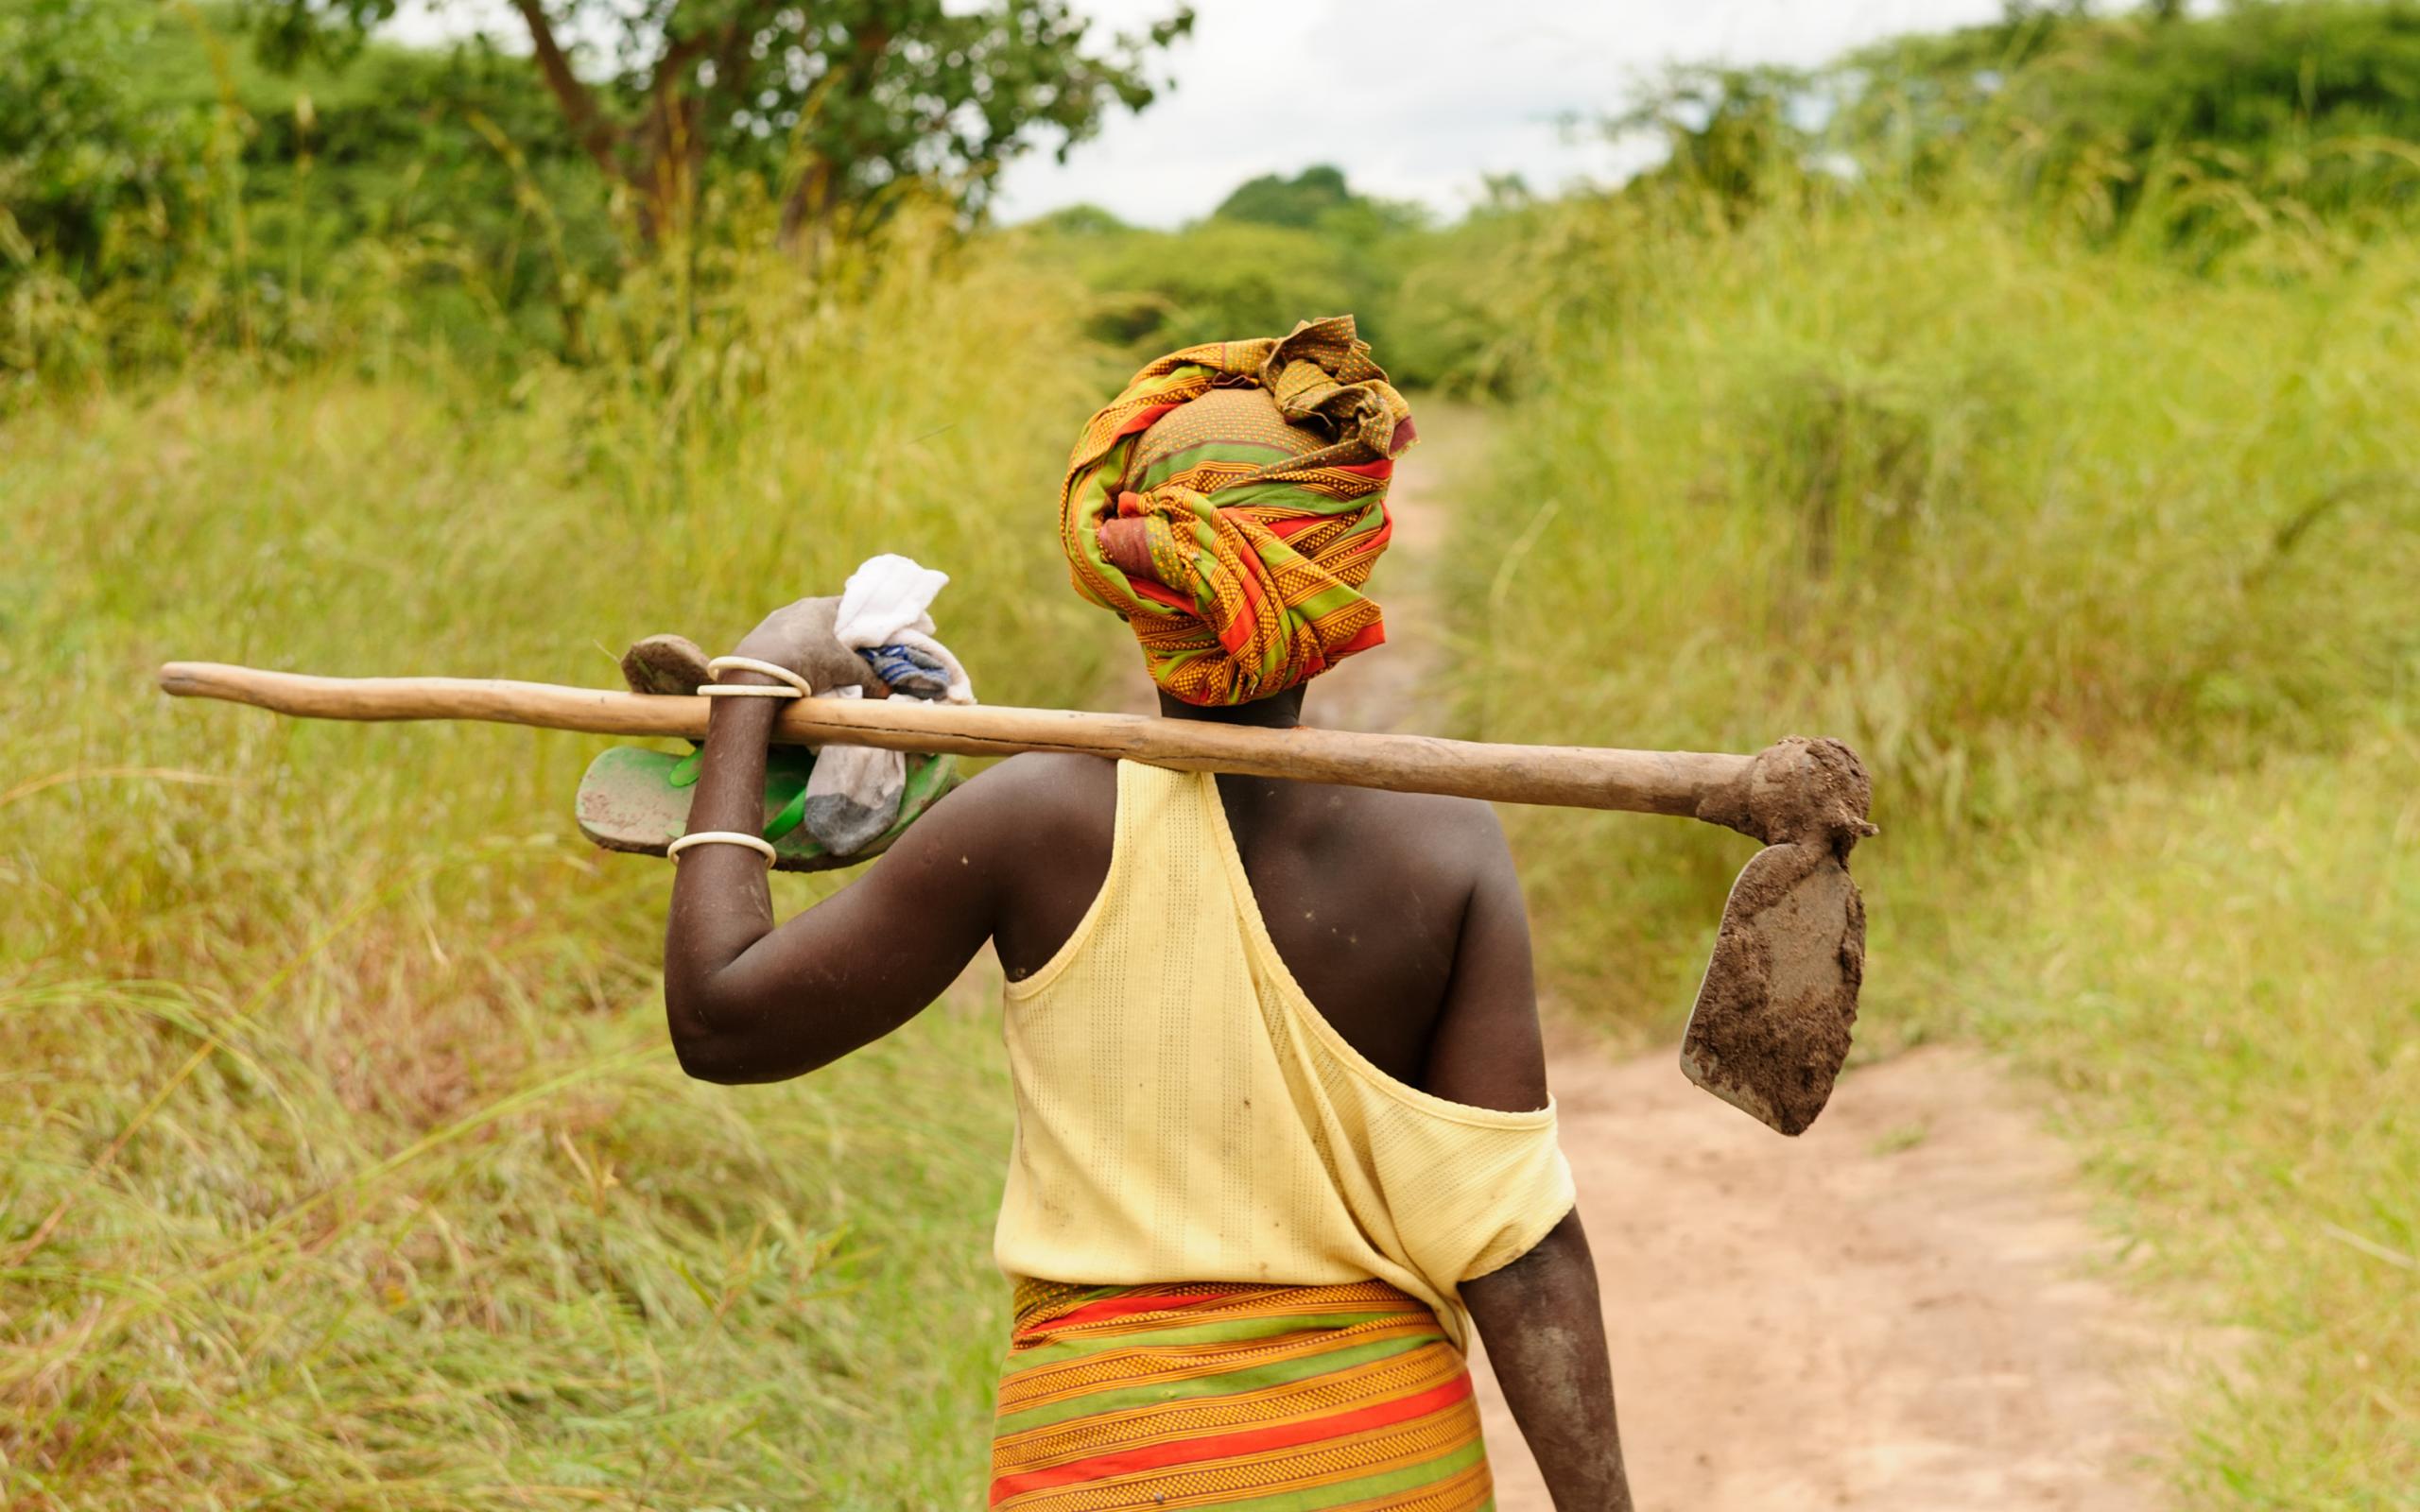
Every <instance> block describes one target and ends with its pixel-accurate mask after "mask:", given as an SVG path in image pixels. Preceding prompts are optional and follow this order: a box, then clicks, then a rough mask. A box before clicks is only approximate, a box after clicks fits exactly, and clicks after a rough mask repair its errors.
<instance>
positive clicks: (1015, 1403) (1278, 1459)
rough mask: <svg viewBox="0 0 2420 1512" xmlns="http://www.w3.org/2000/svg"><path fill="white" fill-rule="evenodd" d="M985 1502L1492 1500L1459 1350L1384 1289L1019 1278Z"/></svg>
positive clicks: (1314, 1504) (1004, 1510)
mask: <svg viewBox="0 0 2420 1512" xmlns="http://www.w3.org/2000/svg"><path fill="white" fill-rule="evenodd" d="M991 1504H992V1507H993V1508H994V1512H1115V1509H1119V1508H1128V1507H1150V1508H1178V1507H1224V1508H1238V1509H1250V1512H1378V1509H1380V1508H1385V1509H1387V1512H1481V1509H1486V1508H1492V1507H1493V1506H1494V1505H1495V1492H1494V1486H1493V1484H1492V1483H1491V1481H1490V1479H1489V1476H1488V1469H1487V1452H1486V1449H1485V1447H1484V1446H1483V1445H1482V1444H1481V1442H1480V1439H1479V1424H1478V1404H1477V1403H1476V1402H1475V1401H1474V1400H1472V1397H1471V1377H1470V1370H1469V1368H1468V1367H1467V1366H1465V1365H1464V1363H1463V1360H1462V1354H1461V1350H1460V1349H1456V1348H1455V1347H1454V1344H1453V1342H1452V1340H1450V1339H1448V1338H1447V1337H1446V1335H1445V1332H1444V1330H1443V1328H1442V1327H1441V1326H1439V1324H1438V1321H1437V1315H1436V1314H1434V1313H1432V1312H1431V1311H1429V1309H1428V1308H1427V1306H1426V1304H1424V1303H1422V1302H1419V1301H1417V1300H1415V1299H1414V1298H1412V1297H1408V1296H1406V1295H1405V1294H1404V1293H1402V1292H1401V1291H1398V1290H1396V1289H1395V1288H1394V1287H1392V1286H1389V1285H1387V1284H1386V1283H1385V1282H1383V1281H1375V1280H1371V1281H1358V1282H1355V1283H1352V1284H1349V1285H1342V1286H1268V1285H1251V1284H1236V1283H1229V1282H1204V1283H1199V1284H1184V1283H1172V1284H1164V1285H1152V1286H1107V1287H1098V1286H1097V1287H1080V1286H1065V1285H1060V1284H1057V1283H1054V1282H1046V1281H1023V1282H1020V1283H1019V1285H1018V1288H1017V1300H1016V1326H1015V1329H1014V1332H1013V1333H1012V1335H1011V1343H1010V1349H1009V1358H1008V1364H1007V1366H1005V1368H1004V1370H1003V1372H1002V1375H1001V1380H1000V1399H999V1417H998V1422H997V1426H996V1429H995V1431H994V1437H993V1441H992V1500H991Z"/></svg>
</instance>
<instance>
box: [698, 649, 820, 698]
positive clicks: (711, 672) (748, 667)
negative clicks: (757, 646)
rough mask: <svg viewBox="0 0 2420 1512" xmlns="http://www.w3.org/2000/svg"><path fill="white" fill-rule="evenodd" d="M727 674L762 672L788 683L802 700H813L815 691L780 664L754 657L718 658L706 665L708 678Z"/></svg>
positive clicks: (802, 679)
mask: <svg viewBox="0 0 2420 1512" xmlns="http://www.w3.org/2000/svg"><path fill="white" fill-rule="evenodd" d="M726 672H761V673H763V674H764V675H765V676H767V677H769V678H772V679H777V680H779V681H782V682H787V683H788V684H789V685H790V686H791V687H793V688H796V689H797V690H798V696H800V697H802V698H812V697H814V696H815V690H814V689H813V688H812V687H809V686H808V685H807V681H806V679H804V678H802V677H800V676H799V675H798V674H797V673H795V672H792V671H791V670H790V669H789V668H787V667H786V666H784V665H782V664H781V663H780V662H760V661H758V660H757V659H756V658H754V657H752V656H718V657H717V658H715V659H714V660H713V661H711V662H707V663H706V676H708V677H710V678H719V677H721V676H722V675H723V674H724V673H726Z"/></svg>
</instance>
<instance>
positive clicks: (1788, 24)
mask: <svg viewBox="0 0 2420 1512" xmlns="http://www.w3.org/2000/svg"><path fill="white" fill-rule="evenodd" d="M1076 3H1077V6H1078V8H1079V9H1082V10H1085V11H1089V12H1091V13H1092V14H1093V15H1095V16H1097V17H1098V18H1099V20H1100V21H1101V22H1102V23H1103V24H1104V25H1105V26H1108V27H1109V28H1111V29H1113V30H1115V29H1121V28H1139V27H1140V26H1142V25H1143V24H1145V23H1147V22H1148V21H1150V19H1152V18H1154V17H1156V16H1159V15H1162V14H1165V13H1166V12H1167V10H1168V9H1171V8H1172V6H1173V4H1174V0H1076ZM1197 9H1198V11H1199V17H1198V19H1197V20H1196V21H1195V23H1194V31H1193V35H1192V37H1191V38H1190V39H1188V40H1186V41H1184V42H1181V43H1178V44H1177V46H1176V47H1175V49H1174V50H1173V51H1172V52H1170V53H1168V54H1167V55H1165V56H1164V57H1163V58H1162V59H1161V60H1159V66H1160V71H1161V74H1162V77H1173V78H1174V80H1175V83H1174V87H1173V88H1171V89H1169V90H1167V91H1166V92H1164V93H1163V94H1162V95H1161V97H1160V99H1159V101H1158V103H1156V104H1154V105H1153V106H1152V107H1151V108H1150V109H1149V110H1147V111H1145V112H1143V113H1142V114H1140V115H1126V114H1123V113H1120V114H1115V115H1113V116H1112V117H1111V118H1110V119H1109V121H1108V122H1107V124H1106V126H1105V127H1104V128H1103V129H1102V131H1101V134H1100V135H1099V136H1098V137H1097V138H1095V139H1094V140H1093V141H1091V142H1089V143H1086V144H1085V145H1083V146H1080V147H1078V148H1077V149H1076V150H1075V152H1074V153H1073V154H1072V155H1071V156H1070V158H1069V160H1068V162H1067V163H1065V164H1064V165H1062V164H1060V163H1056V162H1054V161H1053V160H1052V159H1051V158H1050V157H1049V156H1048V155H1047V154H1038V155H1036V156H1033V157H1030V158H1027V159H1025V160H1022V161H1020V162H1018V163H1015V164H1013V165H1012V166H1011V168H1010V169H1009V170H1008V171H1007V173H1006V175H1005V177H1004V179H1003V181H1002V198H1001V201H1000V207H999V208H1000V212H1001V215H1002V216H1003V217H1004V218H1006V219H1010V220H1017V219H1023V218H1025V217H1027V216H1029V215H1039V214H1041V213H1042V212H1044V211H1047V210H1054V209H1057V208H1058V207H1060V206H1062V205H1068V204H1074V203H1077V202H1079V201H1084V200H1089V201H1091V202H1093V203H1095V204H1098V205H1102V206H1105V207H1107V208H1108V209H1109V210H1111V211H1113V212H1115V214H1117V215H1120V216H1122V217H1124V218H1125V219H1128V220H1132V221H1135V222H1138V223H1141V224H1145V225H1155V226H1170V225H1174V224H1176V223H1177V222H1179V221H1182V220H1185V219H1189V218H1191V217H1193V216H1196V215H1203V214H1206V213H1207V212H1208V211H1209V210H1210V209H1211V208H1212V207H1213V206H1215V205H1216V204H1217V203H1218V202H1219V200H1220V199H1221V198H1224V197H1225V196H1226V193H1227V191H1228V190H1230V189H1232V188H1234V187H1235V186H1236V184H1238V183H1241V182H1242V181H1243V180H1246V179H1249V178H1252V177H1253V176H1254V175H1256V174H1263V173H1288V174H1290V173H1294V172H1297V171H1299V170H1301V169H1302V168H1305V167H1306V166H1308V165H1310V164H1311V163H1335V164H1337V165H1338V166H1339V167H1341V168H1342V169H1343V170H1344V172H1345V175H1346V177H1347V178H1348V179H1349V180H1351V181H1352V183H1353V184H1354V186H1355V187H1356V188H1357V189H1360V190H1362V191H1364V192H1366V193H1372V194H1378V195H1384V196H1387V197H1389V198H1402V199H1418V200H1422V201H1424V202H1426V203H1427V204H1429V205H1432V206H1434V207H1435V208H1436V209H1438V210H1440V211H1443V212H1445V213H1447V214H1452V213H1455V212H1458V211H1460V210H1461V209H1462V208H1464V207H1465V206H1467V205H1468V204H1469V203H1470V202H1471V200H1472V199H1473V198H1476V196H1477V192H1478V182H1479V176H1480V175H1481V174H1482V173H1507V172H1510V173H1518V174H1520V175H1521V176H1522V177H1523V178H1525V179H1527V180H1529V183H1530V187H1531V188H1533V189H1537V190H1541V191H1551V190H1554V189H1557V188H1560V187H1562V186H1564V184H1566V183H1569V182H1570V181H1572V180H1575V179H1606V178H1616V177H1619V176H1620V175H1621V174H1622V173H1624V172H1627V171H1630V170H1633V169H1635V168H1637V167H1638V166H1640V165H1641V164H1640V162H1639V161H1638V157H1637V149H1636V148H1635V146H1633V147H1632V148H1630V149H1627V150H1626V149H1623V148H1617V147H1616V146H1612V145H1610V144H1607V143H1604V142H1601V141H1590V140H1585V139H1584V138H1582V139H1575V138H1574V136H1573V134H1572V133H1570V132H1568V131H1566V130H1565V129H1564V127H1563V125H1562V124H1561V123H1562V121H1563V119H1564V117H1565V116H1567V115H1569V114H1572V113H1574V112H1577V113H1578V114H1580V115H1582V116H1583V117H1585V116H1593V115H1597V114H1600V113H1603V112H1608V111H1611V110H1616V109H1618V108H1619V106H1620V105H1621V103H1622V101H1623V100H1624V98H1625V97H1626V96H1627V95H1628V94H1630V93H1631V91H1632V89H1633V87H1634V85H1635V84H1636V83H1637V82H1638V81H1639V80H1641V79H1643V78H1649V77H1652V76H1653V75H1655V74H1656V73H1657V72H1658V71H1659V70H1661V69H1662V68H1663V67H1665V66H1666V65H1667V64H1669V63H1674V62H1718V61H1719V62H1729V63H1764V62H1775V63H1816V62H1821V61H1823V60H1826V59H1828V58H1831V57H1833V56H1835V55H1837V54H1839V53H1841V52H1843V51H1846V50H1847V49H1849V48H1852V47H1855V46H1857V45H1858V44H1859V43H1866V42H1871V41H1873V40H1875V39H1876V38H1879V37H1885V36H1889V35H1891V34H1892V33H1893V32H1900V31H1915V30H1939V29H1943V28H1945V27H1949V26H1963V25H1967V24H1970V23H1973V22H1978V21H1988V20H1990V19H1992V18H1994V17H1996V16H1997V15H1999V14H2000V13H2001V9H2002V8H2001V4H2000V0H1197ZM482 11H484V12H485V13H486V14H488V15H491V16H493V17H495V18H496V22H495V23H493V24H491V26H490V29H491V32H492V34H493V35H496V36H498V37H500V38H503V39H509V40H510V39H513V34H514V31H515V30H516V29H517V26H518V23H517V22H516V21H514V20H513V19H512V17H511V13H510V10H509V9H507V8H506V7H505V6H504V5H503V4H502V3H501V0H478V3H475V4H470V5H462V6H456V7H452V8H449V9H448V13H447V14H446V16H445V17H444V18H443V20H442V21H438V20H433V19H432V17H431V14H430V0H406V7H405V10H404V13H403V14H402V15H401V16H399V17H398V19H397V21H396V23H395V24H394V26H393V28H392V30H393V32H394V33H395V34H397V35H400V36H402V37H406V38H408V39H410V40H413V41H420V42H429V41H435V40H437V39H438V38H439V37H441V36H442V35H444V34H445V33H446V32H449V31H456V30H459V29H461V28H462V26H463V22H464V19H465V17H466V15H470V14H479V13H481V12H482Z"/></svg>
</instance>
